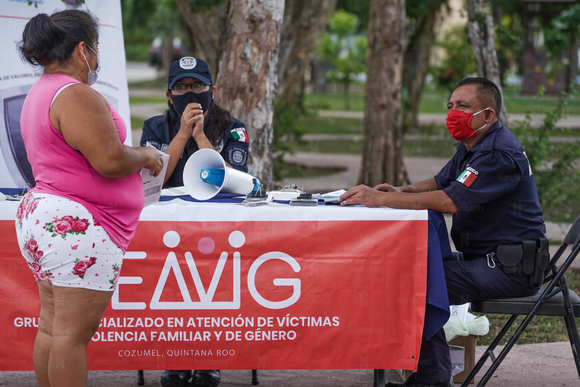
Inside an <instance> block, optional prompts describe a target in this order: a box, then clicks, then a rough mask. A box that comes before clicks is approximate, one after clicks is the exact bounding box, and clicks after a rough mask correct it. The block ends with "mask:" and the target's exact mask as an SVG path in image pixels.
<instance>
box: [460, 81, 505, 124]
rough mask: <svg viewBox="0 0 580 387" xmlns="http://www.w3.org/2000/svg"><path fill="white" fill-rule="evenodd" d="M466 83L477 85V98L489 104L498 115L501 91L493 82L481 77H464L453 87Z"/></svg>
mask: <svg viewBox="0 0 580 387" xmlns="http://www.w3.org/2000/svg"><path fill="white" fill-rule="evenodd" d="M467 85H475V86H477V99H479V100H480V101H481V102H482V104H483V105H491V107H493V109H494V110H495V114H497V115H498V116H499V113H500V111H501V92H500V91H499V88H498V87H497V85H496V84H495V83H493V82H492V81H490V80H489V79H486V78H482V77H466V78H463V79H462V80H461V81H459V82H457V84H456V85H455V87H456V88H458V87H461V86H467Z"/></svg>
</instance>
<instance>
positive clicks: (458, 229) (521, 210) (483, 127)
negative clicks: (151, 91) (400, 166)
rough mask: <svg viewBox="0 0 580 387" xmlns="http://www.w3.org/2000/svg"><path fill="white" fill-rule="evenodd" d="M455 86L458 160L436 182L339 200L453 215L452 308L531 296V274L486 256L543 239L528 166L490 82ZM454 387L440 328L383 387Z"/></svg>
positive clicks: (452, 104)
mask: <svg viewBox="0 0 580 387" xmlns="http://www.w3.org/2000/svg"><path fill="white" fill-rule="evenodd" d="M456 86H457V87H456V89H455V91H454V92H453V94H452V95H451V98H450V100H449V103H448V104H447V108H448V110H449V113H448V116H447V129H448V130H449V133H450V134H451V136H453V138H454V139H456V140H457V141H459V143H457V144H456V148H457V149H456V153H455V156H454V157H453V158H452V159H451V160H450V161H449V162H448V163H447V165H446V166H445V167H444V168H443V169H442V170H441V171H440V172H439V173H438V174H437V175H436V176H435V177H433V178H430V179H427V180H423V181H420V182H418V183H415V184H411V185H407V186H402V187H393V186H391V185H388V184H380V185H378V186H376V187H375V188H374V189H373V188H370V187H367V186H364V185H360V186H357V187H353V188H351V189H350V190H348V191H347V192H346V193H345V194H343V195H342V196H341V197H340V200H342V201H343V202H342V204H364V205H366V206H368V207H378V206H388V207H392V208H404V209H428V210H435V211H438V212H441V213H447V214H453V226H452V228H451V237H452V239H453V242H454V243H455V247H456V249H457V251H458V252H459V254H458V255H457V257H458V258H460V259H461V260H449V261H444V262H443V264H444V269H445V279H446V284H447V293H448V296H449V303H450V304H451V305H460V304H464V303H466V302H472V301H479V300H484V299H492V298H509V297H524V296H531V295H534V294H535V293H536V292H537V291H538V289H539V286H535V285H532V284H531V283H530V282H531V281H530V277H529V276H524V275H512V274H507V273H505V272H504V271H503V269H502V268H501V265H498V264H496V262H495V261H494V260H493V256H494V255H492V254H491V253H492V252H494V253H495V252H496V250H497V249H498V246H500V245H501V244H503V243H514V242H518V241H526V240H538V239H541V238H545V235H544V234H545V228H544V222H543V220H542V211H541V209H540V202H539V199H538V192H537V188H536V183H535V178H534V175H533V173H532V170H531V168H530V164H529V161H528V159H527V157H526V154H525V152H524V150H523V149H522V147H521V146H520V144H519V143H518V141H517V140H516V138H515V137H514V136H513V135H512V134H511V132H510V131H509V130H508V128H506V127H504V126H502V125H501V123H500V122H499V121H498V118H497V112H499V111H500V109H501V93H500V91H499V89H498V87H497V86H496V85H495V83H493V82H491V81H489V80H487V79H485V78H465V79H463V80H462V81H460V82H459V83H458V84H457V85H456ZM545 242H547V241H545ZM546 254H547V251H546ZM490 257H492V259H490ZM452 385H453V384H452V379H451V359H450V355H449V346H448V344H447V341H446V340H445V332H444V331H443V329H441V330H440V331H439V332H437V333H436V334H435V335H433V336H432V337H430V338H425V336H423V340H422V343H421V352H420V355H419V363H418V366H417V372H415V373H413V374H412V375H411V376H410V377H409V378H408V379H407V380H406V381H404V382H402V383H396V382H390V383H388V386H404V387H419V386H420V387H425V386H437V387H451V386H452Z"/></svg>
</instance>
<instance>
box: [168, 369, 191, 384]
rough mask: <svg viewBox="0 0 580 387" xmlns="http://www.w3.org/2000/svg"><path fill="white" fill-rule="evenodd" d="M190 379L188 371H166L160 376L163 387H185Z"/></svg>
mask: <svg viewBox="0 0 580 387" xmlns="http://www.w3.org/2000/svg"><path fill="white" fill-rule="evenodd" d="M189 379H191V371H190V370H167V371H165V372H164V373H163V374H162V375H161V385H162V386H163V387H187V381H188V380H189Z"/></svg>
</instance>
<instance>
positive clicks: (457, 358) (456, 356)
mask: <svg viewBox="0 0 580 387" xmlns="http://www.w3.org/2000/svg"><path fill="white" fill-rule="evenodd" d="M449 353H450V355H451V367H452V370H451V375H453V376H455V375H457V374H458V373H460V372H463V370H464V369H465V348H464V347H460V346H457V345H450V346H449Z"/></svg>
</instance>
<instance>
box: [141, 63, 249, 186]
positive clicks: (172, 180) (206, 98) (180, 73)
mask: <svg viewBox="0 0 580 387" xmlns="http://www.w3.org/2000/svg"><path fill="white" fill-rule="evenodd" d="M216 92H217V87H216V86H214V85H213V80H212V76H211V73H210V71H209V67H208V66H207V63H206V62H205V61H203V60H202V59H198V58H192V57H183V58H181V59H180V60H178V61H175V62H173V63H172V64H171V66H170V67H169V76H168V79H167V92H166V93H165V95H166V96H167V98H168V105H169V109H168V110H167V112H166V113H165V114H164V115H161V116H156V117H152V118H150V119H148V120H147V121H145V123H144V125H143V134H142V135H141V144H143V146H145V145H146V144H147V142H148V143H149V144H151V145H153V146H154V147H155V148H157V149H159V150H161V151H163V152H165V153H167V154H169V157H170V158H169V163H168V165H167V172H166V175H165V186H164V188H169V187H180V186H183V168H185V163H186V162H187V160H188V159H189V157H190V156H191V155H192V154H194V153H195V152H196V151H197V150H198V149H204V148H208V149H215V150H216V151H217V152H218V153H220V154H221V155H222V157H223V158H224V160H225V162H226V165H228V166H229V167H232V168H235V169H237V170H239V171H242V172H248V166H247V162H248V149H249V139H248V133H247V132H246V128H245V126H244V124H243V123H242V122H240V121H239V120H237V119H235V118H234V117H232V116H231V115H230V113H229V112H228V111H226V110H224V109H222V108H221V107H220V106H219V105H217V104H216V103H215V102H214V97H215V94H216Z"/></svg>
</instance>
